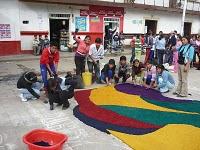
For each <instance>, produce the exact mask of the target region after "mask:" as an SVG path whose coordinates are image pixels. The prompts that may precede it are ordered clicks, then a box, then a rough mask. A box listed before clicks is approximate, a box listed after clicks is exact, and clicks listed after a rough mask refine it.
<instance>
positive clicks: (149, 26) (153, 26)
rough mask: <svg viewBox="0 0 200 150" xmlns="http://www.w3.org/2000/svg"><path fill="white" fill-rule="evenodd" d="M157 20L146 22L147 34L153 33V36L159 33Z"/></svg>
mask: <svg viewBox="0 0 200 150" xmlns="http://www.w3.org/2000/svg"><path fill="white" fill-rule="evenodd" d="M157 22H158V21H157V20H145V26H146V27H147V33H148V32H149V31H152V33H153V34H156V31H157Z"/></svg>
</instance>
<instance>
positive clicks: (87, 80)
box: [82, 72, 92, 86]
mask: <svg viewBox="0 0 200 150" xmlns="http://www.w3.org/2000/svg"><path fill="white" fill-rule="evenodd" d="M82 78H83V83H84V85H85V86H90V85H91V84H92V73H90V72H84V73H82Z"/></svg>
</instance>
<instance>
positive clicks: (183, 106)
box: [143, 98, 200, 113]
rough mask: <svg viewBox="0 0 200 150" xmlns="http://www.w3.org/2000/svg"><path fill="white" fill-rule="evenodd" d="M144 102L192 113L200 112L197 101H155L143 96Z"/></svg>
mask: <svg viewBox="0 0 200 150" xmlns="http://www.w3.org/2000/svg"><path fill="white" fill-rule="evenodd" d="M143 99H144V100H145V101H146V102H148V103H151V104H154V105H157V106H161V107H166V108H170V109H176V110H181V111H187V112H193V113H200V102H199V101H190V102H180V103H177V102H168V101H157V100H152V99H149V98H143Z"/></svg>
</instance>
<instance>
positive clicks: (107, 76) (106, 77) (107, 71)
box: [101, 59, 116, 85]
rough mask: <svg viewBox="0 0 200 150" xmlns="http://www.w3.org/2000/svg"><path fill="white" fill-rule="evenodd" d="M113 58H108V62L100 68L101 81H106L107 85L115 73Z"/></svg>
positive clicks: (110, 82)
mask: <svg viewBox="0 0 200 150" xmlns="http://www.w3.org/2000/svg"><path fill="white" fill-rule="evenodd" d="M115 68H116V66H115V60H114V59H110V60H109V62H108V64H105V65H104V68H103V69H102V70H101V83H106V84H107V85H110V84H112V82H113V78H114V75H115Z"/></svg>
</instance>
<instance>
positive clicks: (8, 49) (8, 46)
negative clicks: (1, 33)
mask: <svg viewBox="0 0 200 150" xmlns="http://www.w3.org/2000/svg"><path fill="white" fill-rule="evenodd" d="M20 51H21V42H20V41H0V56H5V55H14V54H20Z"/></svg>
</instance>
